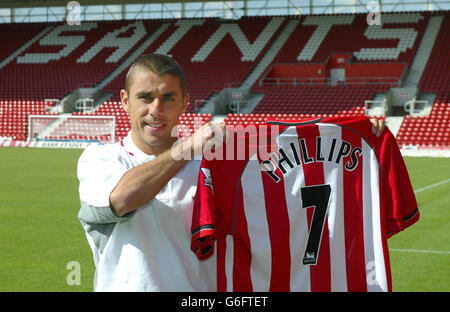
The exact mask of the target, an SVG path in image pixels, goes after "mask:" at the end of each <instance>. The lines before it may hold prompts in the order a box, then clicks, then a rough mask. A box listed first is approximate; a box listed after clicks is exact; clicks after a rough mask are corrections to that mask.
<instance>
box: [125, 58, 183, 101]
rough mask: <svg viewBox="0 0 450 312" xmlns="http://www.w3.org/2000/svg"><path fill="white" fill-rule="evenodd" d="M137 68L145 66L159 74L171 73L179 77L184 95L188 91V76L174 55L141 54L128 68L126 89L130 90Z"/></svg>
mask: <svg viewBox="0 0 450 312" xmlns="http://www.w3.org/2000/svg"><path fill="white" fill-rule="evenodd" d="M136 68H145V69H147V70H150V71H152V72H154V73H155V74H157V75H158V76H162V75H171V76H174V77H177V78H178V80H179V81H180V87H181V94H182V96H183V97H184V96H185V95H186V93H187V89H186V78H185V76H184V71H183V69H182V68H181V66H180V64H178V63H177V61H175V60H174V59H173V58H172V57H170V56H168V55H165V54H157V53H154V54H144V55H141V56H140V57H139V58H138V59H137V60H136V61H135V62H134V63H133V64H132V65H131V66H130V69H129V70H128V73H127V76H126V78H125V90H126V91H127V92H129V91H130V86H131V84H132V81H133V73H134V71H135V70H136Z"/></svg>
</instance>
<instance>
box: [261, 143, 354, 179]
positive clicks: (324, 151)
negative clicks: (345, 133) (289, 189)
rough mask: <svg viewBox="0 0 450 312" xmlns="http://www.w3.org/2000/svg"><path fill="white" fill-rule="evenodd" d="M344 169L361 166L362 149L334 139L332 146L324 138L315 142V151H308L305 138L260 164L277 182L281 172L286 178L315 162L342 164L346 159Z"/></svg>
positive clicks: (273, 154)
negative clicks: (299, 167) (297, 168)
mask: <svg viewBox="0 0 450 312" xmlns="http://www.w3.org/2000/svg"><path fill="white" fill-rule="evenodd" d="M347 156H348V157H349V158H347V159H346V161H345V163H344V164H343V167H344V168H345V170H347V171H353V170H355V168H356V167H357V166H358V164H359V158H360V157H361V156H362V149H361V147H352V145H351V144H350V143H349V142H346V141H344V140H340V139H336V138H333V139H332V141H331V144H329V145H328V144H326V145H325V144H324V143H323V140H322V137H320V136H318V137H316V140H315V150H313V151H310V150H308V147H307V144H306V140H305V138H302V139H299V140H296V141H293V142H291V143H289V144H285V145H283V147H281V148H279V149H278V151H277V152H276V153H272V154H271V155H270V158H269V159H266V160H263V161H262V162H261V163H260V167H261V171H264V172H265V173H266V174H268V175H269V176H270V177H271V178H272V179H273V180H274V181H275V182H277V183H278V181H280V180H281V177H280V175H279V172H281V173H282V174H283V176H285V175H286V174H288V173H289V172H290V171H292V170H293V169H295V168H296V167H298V166H302V165H307V164H310V163H314V162H324V161H327V162H329V163H334V164H341V163H342V162H343V160H344V158H345V157H347Z"/></svg>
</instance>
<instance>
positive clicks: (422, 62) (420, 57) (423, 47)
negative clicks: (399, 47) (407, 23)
mask: <svg viewBox="0 0 450 312" xmlns="http://www.w3.org/2000/svg"><path fill="white" fill-rule="evenodd" d="M443 18H444V17H443V16H432V17H431V18H430V21H429V22H428V25H427V28H426V29H425V33H424V34H423V38H422V41H421V42H420V46H419V48H418V49H417V53H416V56H415V57H414V61H413V63H412V64H411V67H410V69H409V72H408V76H407V77H406V79H405V83H404V87H414V88H415V87H417V86H418V84H419V81H420V78H421V77H422V74H423V72H424V70H425V67H426V65H427V63H428V59H429V57H430V54H431V51H432V50H433V47H434V42H435V41H436V37H437V36H438V34H439V29H440V28H441V24H442V21H443Z"/></svg>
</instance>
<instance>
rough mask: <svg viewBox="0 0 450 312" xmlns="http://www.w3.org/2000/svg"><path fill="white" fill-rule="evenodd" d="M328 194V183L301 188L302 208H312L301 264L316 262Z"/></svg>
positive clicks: (329, 192) (329, 190) (329, 189)
mask: <svg viewBox="0 0 450 312" xmlns="http://www.w3.org/2000/svg"><path fill="white" fill-rule="evenodd" d="M330 194H331V187H330V185H329V184H323V185H312V186H305V187H302V188H301V195H302V201H303V208H313V209H314V213H313V217H312V221H311V226H310V229H309V235H308V242H307V243H306V250H305V254H304V256H303V264H312V265H314V264H317V259H318V257H319V247H320V242H321V240H322V232H323V226H324V224H325V217H326V215H327V210H328V203H329V200H330Z"/></svg>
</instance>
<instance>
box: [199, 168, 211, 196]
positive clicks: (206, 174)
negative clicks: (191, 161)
mask: <svg viewBox="0 0 450 312" xmlns="http://www.w3.org/2000/svg"><path fill="white" fill-rule="evenodd" d="M200 169H201V170H202V172H203V176H204V177H205V178H204V179H203V185H204V186H209V187H210V188H211V191H212V192H213V194H214V188H213V185H212V177H211V171H209V169H208V168H200Z"/></svg>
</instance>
